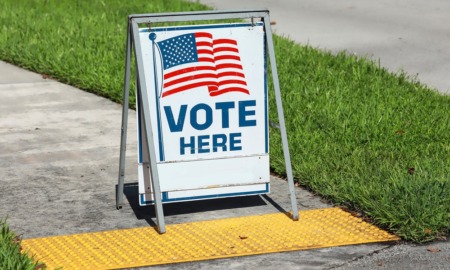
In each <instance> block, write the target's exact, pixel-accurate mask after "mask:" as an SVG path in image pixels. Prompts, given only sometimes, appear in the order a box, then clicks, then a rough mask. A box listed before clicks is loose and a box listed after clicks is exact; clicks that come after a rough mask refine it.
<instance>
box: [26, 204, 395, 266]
mask: <svg viewBox="0 0 450 270" xmlns="http://www.w3.org/2000/svg"><path fill="white" fill-rule="evenodd" d="M166 229H167V233H165V234H163V235H160V234H158V233H157V232H156V231H155V229H154V228H152V227H144V228H135V229H124V230H114V231H104V232H96V233H84V234H75V235H67V236H53V237H45V238H36V239H27V240H23V241H22V247H23V250H25V251H28V252H29V253H31V254H33V255H34V256H35V258H36V259H38V260H40V261H42V262H44V263H45V264H46V265H47V266H48V268H47V269H54V268H57V267H63V268H64V269H120V268H127V267H138V266H150V265H157V264H168V263H177V262H190V261H199V260H209V259H217V258H228V257H236V256H245V255H254V254H264V253H272V252H282V251H292V250H302V249H313V248H324V247H333V246H342V245H351V244H362V243H372V242H383V241H394V240H398V238H397V237H396V236H394V235H391V234H389V233H387V232H385V231H383V230H380V229H379V228H377V227H375V226H373V225H371V224H368V223H366V222H364V221H362V220H361V219H360V218H356V217H354V216H352V215H351V214H349V213H347V212H345V211H343V210H341V209H339V208H326V209H317V210H308V211H300V220H299V221H292V219H290V218H289V217H288V216H287V215H285V214H283V213H277V214H268V215H260V216H247V217H240V218H229V219H221V220H211V221H202V222H194V223H186V224H177V225H168V226H167V227H166Z"/></svg>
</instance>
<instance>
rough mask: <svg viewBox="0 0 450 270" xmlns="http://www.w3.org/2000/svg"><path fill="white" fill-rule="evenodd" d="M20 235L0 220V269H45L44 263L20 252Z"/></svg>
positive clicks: (4, 220) (3, 220)
mask: <svg viewBox="0 0 450 270" xmlns="http://www.w3.org/2000/svg"><path fill="white" fill-rule="evenodd" d="M20 241H21V240H20V237H19V236H17V235H15V234H14V233H13V232H12V231H11V230H10V229H9V226H8V224H7V223H6V219H1V220H0V269H2V270H34V269H46V268H45V265H43V264H40V263H39V262H34V261H33V259H32V258H30V257H28V256H27V255H26V254H25V253H21V247H20Z"/></svg>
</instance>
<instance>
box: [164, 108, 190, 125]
mask: <svg viewBox="0 0 450 270" xmlns="http://www.w3.org/2000/svg"><path fill="white" fill-rule="evenodd" d="M186 111H187V105H181V108H180V113H179V114H178V121H177V122H176V123H175V118H174V117H173V112H172V108H171V107H170V106H164V112H165V113H166V118H167V123H168V124H169V128H170V132H181V131H183V126H184V119H185V118H186Z"/></svg>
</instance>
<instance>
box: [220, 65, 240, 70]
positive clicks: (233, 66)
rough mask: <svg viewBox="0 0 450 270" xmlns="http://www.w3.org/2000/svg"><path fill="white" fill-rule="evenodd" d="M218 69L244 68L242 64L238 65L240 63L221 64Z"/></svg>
mask: <svg viewBox="0 0 450 270" xmlns="http://www.w3.org/2000/svg"><path fill="white" fill-rule="evenodd" d="M216 68H217V70H219V69H222V68H237V69H240V70H242V66H241V65H238V64H220V65H217V66H216Z"/></svg>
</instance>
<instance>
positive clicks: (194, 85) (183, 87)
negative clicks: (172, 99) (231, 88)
mask: <svg viewBox="0 0 450 270" xmlns="http://www.w3.org/2000/svg"><path fill="white" fill-rule="evenodd" d="M207 85H208V86H209V85H217V83H216V82H215V81H204V82H198V83H191V84H188V85H184V86H181V87H178V88H175V89H172V90H169V91H165V92H163V94H162V96H163V97H166V96H169V95H172V94H176V93H179V92H182V91H186V90H190V89H192V88H196V87H200V86H207Z"/></svg>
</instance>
